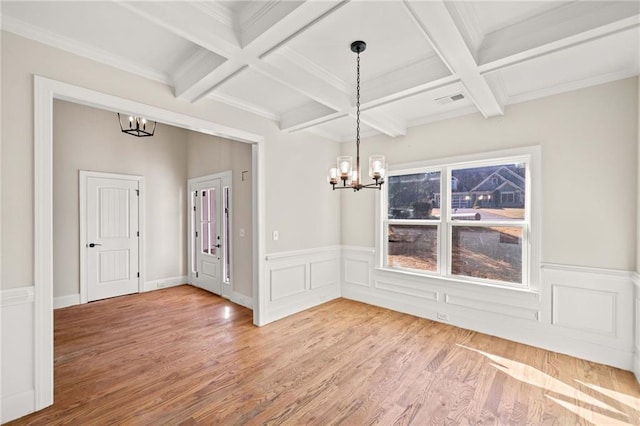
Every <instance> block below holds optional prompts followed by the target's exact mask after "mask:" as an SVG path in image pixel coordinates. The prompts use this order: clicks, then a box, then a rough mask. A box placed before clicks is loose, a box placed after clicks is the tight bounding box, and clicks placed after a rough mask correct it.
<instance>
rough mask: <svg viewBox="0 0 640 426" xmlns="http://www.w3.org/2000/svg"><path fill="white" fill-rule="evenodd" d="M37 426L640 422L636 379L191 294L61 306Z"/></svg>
mask: <svg viewBox="0 0 640 426" xmlns="http://www.w3.org/2000/svg"><path fill="white" fill-rule="evenodd" d="M54 321H55V404H54V405H53V406H52V407H49V408H46V409H44V410H42V411H40V412H37V413H34V414H32V415H29V416H26V417H23V418H22V419H19V420H17V421H15V422H13V423H11V424H15V425H23V424H34V425H61V424H65V425H66V424H78V425H105V424H144V425H158V424H171V425H196V424H203V425H211V424H222V425H236V424H248V425H258V424H293V425H306V424H310V425H328V424H345V425H365V424H382V425H390V424H416V425H427V424H434V425H445V424H446V425H470V424H474V425H478V424H483V425H486V424H500V425H520V424H523V425H524V424H529V425H541V424H554V425H569V424H571V425H574V424H596V425H627V424H630V425H634V424H635V425H638V424H640V386H639V385H638V383H637V382H636V381H635V378H634V376H633V374H632V373H630V372H627V371H622V370H619V369H615V368H611V367H606V366H604V365H600V364H595V363H592V362H588V361H584V360H580V359H577V358H572V357H570V356H566V355H561V354H557V353H554V352H549V351H545V350H542V349H537V348H533V347H531V346H526V345H522V344H518V343H514V342H510V341H507V340H503V339H499V338H495V337H491V336H487V335H483V334H480V333H475V332H471V331H467V330H463V329H460V328H456V327H452V326H448V325H445V324H439V323H436V322H432V321H429V320H425V319H420V318H417V317H413V316H410V315H404V314H400V313H397V312H393V311H389V310H386V309H382V308H377V307H373V306H369V305H365V304H361V303H357V302H353V301H349V300H345V299H338V300H334V301H331V302H329V303H326V304H324V305H321V306H318V307H316V308H313V309H310V310H308V311H305V312H302V313H299V314H296V315H293V316H291V317H288V318H285V319H283V320H281V321H278V322H276V323H273V324H269V325H267V326H265V327H261V328H258V327H255V326H253V325H252V315H251V311H249V310H248V309H246V308H243V307H240V306H237V305H234V304H232V303H230V302H228V301H226V300H224V299H222V298H219V297H217V296H215V295H211V294H209V293H206V292H204V291H202V290H199V289H196V288H193V287H190V286H180V287H174V288H169V289H165V290H158V291H154V292H149V293H142V294H136V295H132V296H126V297H120V298H114V299H110V300H103V301H99V302H93V303H90V304H86V305H79V306H73V307H70V308H64V309H59V310H56V311H55V317H54Z"/></svg>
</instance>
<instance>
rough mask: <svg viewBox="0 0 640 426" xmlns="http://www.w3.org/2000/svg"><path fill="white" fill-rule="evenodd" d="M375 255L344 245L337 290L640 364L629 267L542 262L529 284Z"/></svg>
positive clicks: (564, 349)
mask: <svg viewBox="0 0 640 426" xmlns="http://www.w3.org/2000/svg"><path fill="white" fill-rule="evenodd" d="M374 260H375V253H374V250H373V249H372V248H367V247H343V249H342V262H343V263H342V264H343V268H342V283H341V294H342V297H345V298H348V299H352V300H357V301H360V302H364V303H368V304H372V305H376V306H380V307H384V308H388V309H393V310H396V311H400V312H405V313H408V314H412V315H416V316H420V317H423V318H428V319H431V320H434V321H439V322H445V323H449V324H452V325H456V326H458V327H462V328H466V329H470V330H474V331H478V332H482V333H486V334H490V335H493V336H498V337H502V338H505V339H509V340H513V341H517V342H520V343H525V344H529V345H533V346H537V347H541V348H544V349H548V350H552V351H556V352H561V353H565V354H569V355H573V356H576V357H579V358H583V359H588V360H591V361H596V362H601V363H604V364H608V365H612V366H615V367H619V368H623V369H626V370H632V369H635V371H640V355H638V354H640V347H639V345H640V343H635V342H638V341H639V340H640V336H637V337H636V336H635V335H634V328H640V324H639V325H638V326H636V327H634V316H635V318H638V317H640V290H638V291H637V292H635V294H638V296H637V298H634V284H633V280H632V274H631V273H630V272H627V271H611V270H603V269H596V268H583V267H574V266H566V265H552V264H545V265H543V266H542V267H541V274H540V277H541V282H540V283H539V285H538V286H537V287H536V288H537V289H536V290H535V291H534V290H527V289H517V288H507V287H499V286H488V285H480V284H473V283H470V282H467V281H463V280H455V279H444V278H440V277H429V276H424V275H419V274H413V273H407V272H399V271H394V270H389V269H381V268H376V267H375V262H374ZM364 265H367V266H368V268H369V269H368V271H366V270H365V269H364ZM369 279H370V280H371V281H372V285H368V284H367V283H368V280H369ZM637 281H640V280H637ZM636 305H637V306H636ZM634 310H636V311H638V312H637V313H634ZM634 343H635V344H634ZM636 374H637V375H638V376H639V377H640V374H638V373H636Z"/></svg>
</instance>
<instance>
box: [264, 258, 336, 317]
mask: <svg viewBox="0 0 640 426" xmlns="http://www.w3.org/2000/svg"><path fill="white" fill-rule="evenodd" d="M266 260H267V261H266V264H265V273H266V280H265V282H266V286H267V288H266V290H267V291H266V293H267V295H268V297H267V299H268V300H267V301H266V309H265V311H266V319H267V320H266V322H267V323H268V322H272V321H275V320H278V319H280V318H283V317H285V316H288V315H291V314H294V313H297V312H300V311H303V310H305V309H308V308H310V307H312V306H316V305H319V304H321V303H324V302H327V301H329V300H331V299H335V298H338V297H340V247H333V246H332V247H321V248H318V249H311V250H300V251H294V252H284V253H274V254H270V255H267V257H266Z"/></svg>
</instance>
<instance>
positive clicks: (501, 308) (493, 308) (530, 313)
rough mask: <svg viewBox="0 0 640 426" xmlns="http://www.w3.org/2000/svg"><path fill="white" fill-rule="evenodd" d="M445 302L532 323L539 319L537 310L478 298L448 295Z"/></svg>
mask: <svg viewBox="0 0 640 426" xmlns="http://www.w3.org/2000/svg"><path fill="white" fill-rule="evenodd" d="M445 302H446V303H447V304H449V305H453V306H459V307H463V308H469V309H473V310H476V311H482V312H487V313H491V314H497V315H502V316H506V317H513V318H520V319H525V320H530V321H537V320H538V317H539V315H538V310H536V309H527V308H523V307H521V306H515V305H504V304H501V303H495V302H487V301H484V300H479V299H478V298H476V299H474V298H471V297H460V296H455V295H450V294H447V295H446V296H445Z"/></svg>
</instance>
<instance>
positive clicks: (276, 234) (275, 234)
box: [273, 231, 280, 241]
mask: <svg viewBox="0 0 640 426" xmlns="http://www.w3.org/2000/svg"><path fill="white" fill-rule="evenodd" d="M278 237H280V235H279V234H278V231H273V241H278Z"/></svg>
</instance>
